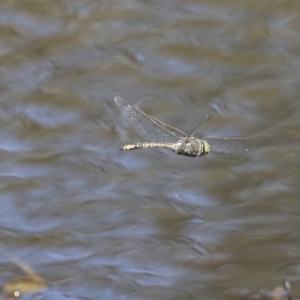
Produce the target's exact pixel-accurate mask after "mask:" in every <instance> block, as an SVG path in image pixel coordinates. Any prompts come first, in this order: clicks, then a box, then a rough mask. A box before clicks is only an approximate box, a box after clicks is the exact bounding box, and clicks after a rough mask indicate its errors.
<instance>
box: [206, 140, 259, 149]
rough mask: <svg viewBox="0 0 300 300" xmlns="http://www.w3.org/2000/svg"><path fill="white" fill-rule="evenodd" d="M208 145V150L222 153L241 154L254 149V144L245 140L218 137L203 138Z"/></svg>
mask: <svg viewBox="0 0 300 300" xmlns="http://www.w3.org/2000/svg"><path fill="white" fill-rule="evenodd" d="M203 139H204V140H205V141H207V142H208V143H209V145H210V150H211V151H214V152H223V153H241V152H247V151H250V150H252V149H253V148H254V144H253V143H252V142H250V141H249V140H246V139H231V138H218V137H205V138H203Z"/></svg>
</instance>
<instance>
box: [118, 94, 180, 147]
mask: <svg viewBox="0 0 300 300" xmlns="http://www.w3.org/2000/svg"><path fill="white" fill-rule="evenodd" d="M114 100H115V103H116V105H117V107H118V108H119V110H120V111H121V113H122V114H123V116H124V117H125V118H126V119H127V120H128V121H129V122H130V123H131V124H132V125H133V127H134V128H135V129H136V130H137V131H138V132H139V133H140V134H141V136H142V137H143V138H144V139H145V140H146V141H149V142H150V141H151V142H164V143H175V142H177V141H178V140H179V139H180V137H178V134H176V131H174V130H173V131H170V128H171V126H168V125H166V124H164V123H162V122H161V121H158V120H156V119H155V118H152V117H150V116H148V115H147V114H145V113H144V112H143V111H142V110H141V109H139V108H138V107H137V106H135V105H133V104H131V103H130V102H129V101H127V100H124V99H122V98H120V97H115V98H114Z"/></svg>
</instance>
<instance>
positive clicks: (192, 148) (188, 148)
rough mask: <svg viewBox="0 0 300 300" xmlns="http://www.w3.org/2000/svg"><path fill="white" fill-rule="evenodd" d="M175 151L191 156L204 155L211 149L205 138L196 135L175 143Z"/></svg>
mask: <svg viewBox="0 0 300 300" xmlns="http://www.w3.org/2000/svg"><path fill="white" fill-rule="evenodd" d="M173 151H174V152H175V153H177V154H180V155H185V156H191V157H195V156H204V155H207V154H208V152H209V151H210V146H209V144H208V143H207V142H206V141H204V140H201V139H198V138H195V137H187V138H186V139H182V140H179V141H178V143H176V144H174V149H173Z"/></svg>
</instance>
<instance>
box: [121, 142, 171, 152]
mask: <svg viewBox="0 0 300 300" xmlns="http://www.w3.org/2000/svg"><path fill="white" fill-rule="evenodd" d="M174 145H175V144H172V143H158V142H142V143H137V144H132V145H125V146H123V147H122V148H121V149H120V150H121V151H129V150H136V149H145V148H154V147H161V148H169V149H172V150H173V151H175V149H174Z"/></svg>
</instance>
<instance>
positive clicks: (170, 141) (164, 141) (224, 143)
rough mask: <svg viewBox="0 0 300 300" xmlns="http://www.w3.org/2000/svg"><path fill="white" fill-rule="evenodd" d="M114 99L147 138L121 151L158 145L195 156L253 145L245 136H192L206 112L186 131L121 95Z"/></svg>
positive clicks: (199, 127)
mask: <svg viewBox="0 0 300 300" xmlns="http://www.w3.org/2000/svg"><path fill="white" fill-rule="evenodd" d="M114 100H115V103H116V105H117V107H118V108H119V110H120V111H121V113H122V115H123V116H124V117H125V118H126V119H127V120H128V121H129V122H130V123H131V125H133V127H134V128H135V129H136V130H137V131H138V132H139V133H140V135H141V136H142V137H143V138H144V139H145V140H146V141H147V142H141V143H136V144H129V145H125V146H123V147H122V148H121V149H119V150H121V151H129V150H136V149H145V148H154V147H161V148H167V149H171V150H172V151H173V152H175V153H176V154H179V155H185V156H189V157H197V156H205V155H207V154H208V153H209V152H222V153H243V152H247V151H250V150H251V149H253V148H254V145H253V143H252V142H251V141H249V140H247V139H244V138H221V137H204V138H198V137H195V134H196V133H198V132H199V131H200V130H201V129H202V128H203V126H204V125H205V124H206V123H207V122H208V120H209V116H207V117H206V120H205V122H204V123H202V124H201V125H200V126H198V127H197V128H196V129H195V130H194V131H193V132H192V134H190V135H188V134H186V133H184V132H183V131H181V130H180V129H177V128H175V127H172V126H170V125H167V124H165V123H163V122H161V121H159V120H157V119H155V118H154V117H151V116H148V115H147V114H146V113H145V112H143V111H142V110H141V109H139V108H138V107H137V106H135V105H134V104H132V103H131V102H130V101H128V100H124V99H122V98H120V97H115V98H114Z"/></svg>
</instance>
